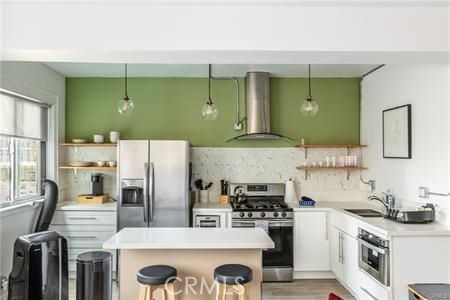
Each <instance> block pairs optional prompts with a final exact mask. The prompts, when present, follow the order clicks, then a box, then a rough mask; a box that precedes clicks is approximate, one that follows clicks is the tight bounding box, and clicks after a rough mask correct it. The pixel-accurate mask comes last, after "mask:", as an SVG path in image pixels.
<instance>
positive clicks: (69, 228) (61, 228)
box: [50, 224, 116, 233]
mask: <svg viewBox="0 0 450 300" xmlns="http://www.w3.org/2000/svg"><path fill="white" fill-rule="evenodd" d="M50 230H54V231H56V232H69V233H70V232H74V231H78V232H80V231H88V232H92V231H95V232H113V231H116V226H115V225H96V226H92V225H77V224H75V225H73V224H68V225H53V224H52V225H51V226H50Z"/></svg>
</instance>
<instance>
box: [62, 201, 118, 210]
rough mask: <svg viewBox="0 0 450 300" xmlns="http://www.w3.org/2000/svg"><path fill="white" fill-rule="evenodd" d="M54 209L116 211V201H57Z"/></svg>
mask: <svg viewBox="0 0 450 300" xmlns="http://www.w3.org/2000/svg"><path fill="white" fill-rule="evenodd" d="M56 210H94V211H95V210H97V211H98V210H101V211H116V210H117V202H115V201H110V202H106V203H104V204H79V203H78V202H76V201H63V202H59V203H58V206H57V207H56Z"/></svg>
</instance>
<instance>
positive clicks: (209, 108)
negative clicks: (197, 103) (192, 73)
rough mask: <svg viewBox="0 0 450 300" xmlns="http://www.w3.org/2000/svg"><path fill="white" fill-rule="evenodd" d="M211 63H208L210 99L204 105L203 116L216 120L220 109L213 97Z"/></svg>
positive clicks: (209, 119)
mask: <svg viewBox="0 0 450 300" xmlns="http://www.w3.org/2000/svg"><path fill="white" fill-rule="evenodd" d="M211 77H212V75H211V64H209V65H208V101H206V103H205V105H203V107H202V117H203V119H205V120H206V121H214V120H215V119H217V116H218V114H219V109H218V108H217V106H216V105H215V104H214V103H213V101H212V99H211Z"/></svg>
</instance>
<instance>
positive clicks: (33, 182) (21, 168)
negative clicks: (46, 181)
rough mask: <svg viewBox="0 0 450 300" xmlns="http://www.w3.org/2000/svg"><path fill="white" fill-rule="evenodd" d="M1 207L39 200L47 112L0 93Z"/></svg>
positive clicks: (20, 99) (35, 105) (43, 166)
mask: <svg viewBox="0 0 450 300" xmlns="http://www.w3.org/2000/svg"><path fill="white" fill-rule="evenodd" d="M0 106H1V107H3V108H5V109H4V110H0V207H2V206H5V205H10V204H14V203H16V202H20V201H25V200H30V199H34V198H37V197H40V196H41V182H42V179H43V178H45V157H46V151H45V149H46V139H47V134H46V133H47V114H48V109H47V107H46V106H42V104H40V103H37V102H34V101H30V100H27V99H23V98H20V97H17V96H16V95H14V94H9V93H5V92H3V91H2V92H1V94H0Z"/></svg>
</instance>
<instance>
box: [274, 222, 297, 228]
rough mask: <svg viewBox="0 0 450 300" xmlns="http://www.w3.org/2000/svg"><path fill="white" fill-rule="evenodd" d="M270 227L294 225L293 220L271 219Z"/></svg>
mask: <svg viewBox="0 0 450 300" xmlns="http://www.w3.org/2000/svg"><path fill="white" fill-rule="evenodd" d="M269 227H294V222H293V221H275V222H270V221H269Z"/></svg>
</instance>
